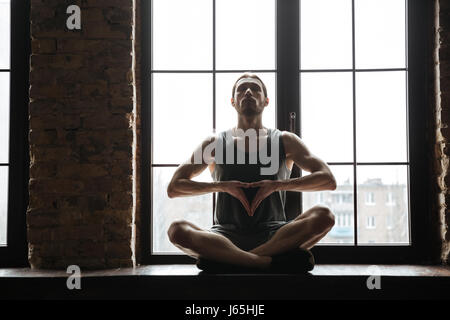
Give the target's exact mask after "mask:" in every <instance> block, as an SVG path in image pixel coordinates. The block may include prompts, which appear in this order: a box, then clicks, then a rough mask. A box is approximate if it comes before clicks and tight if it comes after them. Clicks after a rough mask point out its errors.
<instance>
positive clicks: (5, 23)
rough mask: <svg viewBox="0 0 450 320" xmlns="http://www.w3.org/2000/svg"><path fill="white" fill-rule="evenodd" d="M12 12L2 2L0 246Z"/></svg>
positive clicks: (0, 239)
mask: <svg viewBox="0 0 450 320" xmlns="http://www.w3.org/2000/svg"><path fill="white" fill-rule="evenodd" d="M10 11H11V10H10V1H9V0H0V246H6V245H7V240H6V236H7V221H8V173H9V75H10V59H9V58H10V57H9V55H10V30H11V28H10V24H11V22H10V21H11V19H10Z"/></svg>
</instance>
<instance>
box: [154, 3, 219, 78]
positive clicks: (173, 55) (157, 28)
mask: <svg viewBox="0 0 450 320" xmlns="http://www.w3.org/2000/svg"><path fill="white" fill-rule="evenodd" d="M152 19H153V22H152V25H153V38H152V40H153V69H155V70H196V69H208V70H210V69H212V37H213V36H212V29H213V28H212V1H210V0H190V1H185V0H153V16H152Z"/></svg>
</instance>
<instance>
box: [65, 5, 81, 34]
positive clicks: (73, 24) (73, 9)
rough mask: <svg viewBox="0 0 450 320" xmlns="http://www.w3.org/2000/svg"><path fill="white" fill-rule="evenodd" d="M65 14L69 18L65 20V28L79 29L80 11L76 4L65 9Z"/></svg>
mask: <svg viewBox="0 0 450 320" xmlns="http://www.w3.org/2000/svg"><path fill="white" fill-rule="evenodd" d="M66 13H67V14H70V16H69V17H68V18H67V21H66V26H67V29H69V30H80V29H81V9H80V7H79V6H77V5H76V4H73V5H71V6H68V7H67V10H66Z"/></svg>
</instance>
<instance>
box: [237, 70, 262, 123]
mask: <svg viewBox="0 0 450 320" xmlns="http://www.w3.org/2000/svg"><path fill="white" fill-rule="evenodd" d="M231 104H232V105H233V107H234V108H235V109H236V111H237V112H238V113H239V114H243V115H245V116H253V115H258V114H261V113H262V112H263V110H264V107H265V106H267V105H268V104H269V99H268V98H266V97H265V96H264V91H263V89H262V83H261V81H259V80H258V79H253V78H242V79H241V80H239V81H238V83H237V84H236V90H235V92H234V98H232V99H231Z"/></svg>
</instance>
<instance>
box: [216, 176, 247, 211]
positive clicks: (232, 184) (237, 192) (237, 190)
mask: <svg viewBox="0 0 450 320" xmlns="http://www.w3.org/2000/svg"><path fill="white" fill-rule="evenodd" d="M250 185H251V183H248V182H241V181H221V182H220V183H219V184H218V186H219V189H220V191H222V192H226V193H228V194H230V195H232V196H233V197H235V198H236V199H238V200H239V201H240V202H241V203H242V205H243V206H244V208H245V211H247V214H248V215H249V216H252V215H253V214H251V210H250V203H249V202H248V199H247V196H246V195H245V193H244V190H242V188H249V187H250Z"/></svg>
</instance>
